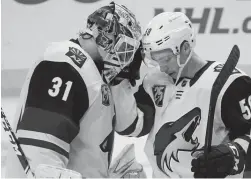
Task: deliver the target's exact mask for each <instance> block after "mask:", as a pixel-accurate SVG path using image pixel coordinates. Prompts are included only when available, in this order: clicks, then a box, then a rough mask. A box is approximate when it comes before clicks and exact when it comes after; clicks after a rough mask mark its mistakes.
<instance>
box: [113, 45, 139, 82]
mask: <svg viewBox="0 0 251 179" xmlns="http://www.w3.org/2000/svg"><path fill="white" fill-rule="evenodd" d="M142 60H143V58H142V55H141V45H140V47H139V48H138V50H137V51H136V52H135V55H134V58H133V61H132V63H130V65H129V66H127V67H125V68H124V69H123V70H122V71H121V72H120V73H119V74H118V75H117V76H116V77H115V78H114V80H113V81H112V83H111V85H112V86H115V85H118V84H119V83H120V82H121V81H123V80H124V79H128V80H129V81H130V83H131V85H132V86H135V85H136V80H139V79H140V66H141V63H142Z"/></svg>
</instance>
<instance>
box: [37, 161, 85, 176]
mask: <svg viewBox="0 0 251 179" xmlns="http://www.w3.org/2000/svg"><path fill="white" fill-rule="evenodd" d="M35 176H36V178H82V176H81V174H80V173H78V172H76V171H73V170H69V169H65V168H61V167H55V166H52V165H45V164H40V165H39V166H38V167H37V168H36V170H35Z"/></svg>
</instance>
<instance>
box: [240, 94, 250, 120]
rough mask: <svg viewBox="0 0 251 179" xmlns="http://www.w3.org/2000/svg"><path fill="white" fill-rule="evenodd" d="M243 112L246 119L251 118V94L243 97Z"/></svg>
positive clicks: (241, 104) (241, 103)
mask: <svg viewBox="0 0 251 179" xmlns="http://www.w3.org/2000/svg"><path fill="white" fill-rule="evenodd" d="M239 103H240V107H241V112H242V115H243V117H244V119H246V120H250V119H251V95H250V96H249V97H248V98H247V99H245V98H244V99H242V100H241V101H240V102H239Z"/></svg>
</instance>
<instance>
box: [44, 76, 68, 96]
mask: <svg viewBox="0 0 251 179" xmlns="http://www.w3.org/2000/svg"><path fill="white" fill-rule="evenodd" d="M52 82H53V86H52V89H49V90H48V93H49V95H50V96H52V97H56V96H57V95H58V93H59V91H60V87H61V86H62V83H63V81H62V79H61V78H60V77H55V78H53V79H52ZM65 84H66V88H65V91H64V95H63V98H62V100H63V101H66V100H67V98H68V95H69V93H70V90H71V86H72V81H67V82H66V83H65Z"/></svg>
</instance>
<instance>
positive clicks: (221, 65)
mask: <svg viewBox="0 0 251 179" xmlns="http://www.w3.org/2000/svg"><path fill="white" fill-rule="evenodd" d="M222 68H223V64H219V65H217V66H216V67H214V72H220V71H221V70H222ZM236 73H240V71H239V70H238V69H236V68H235V69H234V70H233V72H232V75H233V74H236Z"/></svg>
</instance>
